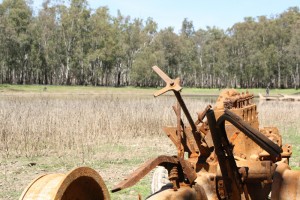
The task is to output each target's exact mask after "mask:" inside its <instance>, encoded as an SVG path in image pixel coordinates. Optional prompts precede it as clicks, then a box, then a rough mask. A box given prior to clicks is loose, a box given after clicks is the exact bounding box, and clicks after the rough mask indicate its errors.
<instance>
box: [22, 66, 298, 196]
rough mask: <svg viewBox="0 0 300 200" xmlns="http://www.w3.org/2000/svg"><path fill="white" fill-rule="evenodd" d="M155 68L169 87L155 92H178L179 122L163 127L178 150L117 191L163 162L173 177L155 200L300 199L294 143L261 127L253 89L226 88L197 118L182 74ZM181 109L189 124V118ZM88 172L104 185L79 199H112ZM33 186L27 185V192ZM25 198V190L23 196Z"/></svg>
mask: <svg viewBox="0 0 300 200" xmlns="http://www.w3.org/2000/svg"><path fill="white" fill-rule="evenodd" d="M153 70H154V71H155V72H156V73H157V74H158V75H159V76H160V77H161V78H162V79H163V80H164V81H165V82H166V86H165V87H164V88H162V89H161V90H159V91H158V92H156V93H155V94H154V96H155V97H157V96H160V95H162V94H164V93H165V92H168V91H173V92H174V95H175V97H176V99H177V104H176V105H175V106H173V109H174V112H175V115H176V116H177V126H176V127H169V126H166V127H163V130H164V132H165V133H166V134H167V136H168V137H169V138H170V139H171V141H172V142H173V143H174V145H175V146H176V148H177V155H176V156H166V155H163V156H159V157H157V158H154V159H151V160H149V161H147V162H145V163H144V164H143V165H141V166H140V167H139V168H138V169H137V170H135V171H134V172H133V173H132V174H130V175H129V176H127V177H126V178H125V179H124V181H122V182H120V183H119V184H117V185H116V186H115V187H114V188H113V189H112V190H111V192H117V191H120V190H122V189H125V188H128V187H131V186H133V185H134V184H136V183H137V182H138V181H139V180H140V179H141V178H143V177H144V176H145V175H147V174H148V173H149V172H150V171H152V170H153V169H155V168H156V167H158V166H162V167H163V168H164V169H165V171H167V176H168V179H169V182H168V183H167V184H166V185H164V186H163V187H162V188H159V189H158V190H155V191H154V193H153V194H151V195H150V196H149V197H148V198H147V199H149V200H172V199H174V200H175V199H176V200H185V199H191V200H193V199H195V200H202V199H204V200H205V199H208V200H216V199H231V200H239V199H246V200H247V199H252V200H254V199H255V200H256V199H257V200H261V199H262V200H263V199H274V200H279V199H282V200H283V199H287V200H296V199H300V171H294V170H291V168H290V167H289V158H290V156H291V154H292V149H291V146H290V145H283V144H282V139H281V135H280V134H279V130H278V129H277V128H276V127H264V128H260V127H259V121H258V112H257V107H256V104H255V103H254V102H253V98H254V97H253V95H252V94H249V93H248V92H245V93H239V92H237V91H236V90H234V89H226V90H223V91H222V92H221V94H220V95H219V97H218V99H217V102H216V104H215V106H214V107H212V106H210V105H208V106H207V107H206V108H204V109H203V111H202V112H199V114H198V116H197V119H196V120H195V121H194V120H193V119H192V117H191V115H190V112H189V111H188V109H187V107H186V105H185V103H184V101H183V99H182V96H181V93H180V91H181V89H182V87H181V86H180V80H179V78H177V79H175V80H173V79H171V78H169V77H168V76H167V75H166V74H165V73H164V72H163V71H162V70H161V69H159V68H158V67H157V66H154V67H153ZM181 111H183V113H184V115H185V117H186V119H187V121H188V124H187V125H185V124H184V123H183V120H182V118H181ZM77 171H78V172H79V171H80V170H77ZM90 171H92V170H90ZM92 172H93V171H92ZM93 173H94V172H93ZM154 174H156V173H154ZM87 175H89V176H87ZM87 175H84V174H83V175H82V176H85V177H89V178H88V180H90V182H91V183H93V184H97V183H98V184H97V185H99V186H96V185H95V187H94V189H95V190H97V191H96V192H94V193H95V195H96V194H97V195H98V196H97V197H96V196H95V198H91V194H93V191H91V189H86V190H88V193H87V194H89V195H82V197H80V198H78V199H86V198H84V197H85V196H86V197H88V198H89V199H99V197H100V199H109V198H110V197H109V195H108V193H107V189H106V186H105V185H104V184H103V181H102V179H101V177H100V176H97V175H93V176H90V174H87ZM78 179H80V176H78ZM81 179H82V178H81ZM72 181H73V182H74V183H68V184H70V185H74V186H73V188H80V187H82V185H80V181H76V180H73V179H72ZM77 182H78V183H77ZM61 184H62V186H63V183H61ZM76 184H77V185H76ZM62 186H60V187H62ZM30 187H31V186H29V188H27V189H26V191H27V193H28V191H30ZM63 187H67V186H63ZM70 188H71V187H70ZM71 189H72V188H71ZM69 190H70V189H69ZM24 192H25V191H24ZM99 193H100V194H99ZM27 195H29V194H27ZM29 196H30V195H29ZM61 196H63V194H62V195H61ZM92 196H93V195H92ZM25 197H26V195H23V196H22V197H21V199H26V198H25ZM138 198H139V199H141V197H140V196H139V197H138ZM49 199H53V198H49ZM62 199H63V198H62Z"/></svg>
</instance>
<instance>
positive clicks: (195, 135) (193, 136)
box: [152, 66, 210, 157]
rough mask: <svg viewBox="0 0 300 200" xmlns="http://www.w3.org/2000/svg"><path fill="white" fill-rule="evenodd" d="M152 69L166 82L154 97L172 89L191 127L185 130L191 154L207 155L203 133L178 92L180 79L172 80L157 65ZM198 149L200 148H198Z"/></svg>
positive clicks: (208, 152) (208, 151) (207, 150)
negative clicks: (188, 130) (198, 129)
mask: <svg viewBox="0 0 300 200" xmlns="http://www.w3.org/2000/svg"><path fill="white" fill-rule="evenodd" d="M152 69H153V70H154V71H155V72H156V73H157V74H158V75H159V76H160V77H161V78H162V79H163V80H164V81H165V82H166V86H165V87H164V88H163V89H161V90H159V91H158V92H156V93H155V94H154V96H155V97H157V96H159V95H162V94H164V93H165V92H167V91H170V90H172V91H173V92H174V94H175V97H176V99H177V101H178V103H179V104H180V107H181V108H182V110H183V112H184V114H185V116H186V118H187V120H188V122H189V124H190V126H191V129H192V132H191V133H190V132H186V137H187V140H188V142H189V144H190V147H191V152H192V154H197V155H200V152H201V154H202V155H203V156H206V157H207V156H209V154H210V150H209V149H208V147H207V144H206V142H205V140H204V135H202V134H201V133H199V132H198V131H197V127H196V125H195V123H194V121H193V119H192V117H191V115H190V113H189V111H188V109H187V107H186V105H185V103H184V101H183V99H182V96H181V94H180V91H181V89H182V87H181V86H180V80H179V78H177V79H175V80H173V79H171V78H170V77H168V75H166V74H165V73H164V72H163V71H162V70H161V69H160V68H159V67H157V66H153V67H152ZM197 141H199V142H200V143H201V145H200V146H198V144H197ZM199 149H200V150H199Z"/></svg>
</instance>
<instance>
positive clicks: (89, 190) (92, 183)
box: [19, 167, 110, 200]
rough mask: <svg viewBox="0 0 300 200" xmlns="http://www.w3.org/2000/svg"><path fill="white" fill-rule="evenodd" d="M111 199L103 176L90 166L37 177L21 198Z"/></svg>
mask: <svg viewBox="0 0 300 200" xmlns="http://www.w3.org/2000/svg"><path fill="white" fill-rule="evenodd" d="M29 199H31V200H34V199H36V200H37V199H43V200H58V199H59V200H67V199H78V200H93V199H95V200H96V199H101V200H109V199H110V197H109V192H108V190H107V187H106V185H105V184H104V182H103V180H102V178H101V176H100V175H99V173H98V172H96V171H95V170H93V169H91V168H89V167H79V168H76V169H74V170H72V171H70V172H69V173H67V174H46V175H42V176H40V177H38V178H36V179H35V180H34V181H32V183H30V184H29V185H28V187H27V188H26V189H25V190H24V191H23V193H22V195H21V197H20V199H19V200H29Z"/></svg>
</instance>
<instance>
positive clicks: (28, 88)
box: [0, 84, 299, 95]
mask: <svg viewBox="0 0 300 200" xmlns="http://www.w3.org/2000/svg"><path fill="white" fill-rule="evenodd" d="M159 89H160V88H141V87H132V86H128V87H100V86H62V85H9V84H1V85H0V92H4V93H5V92H7V93H9V92H11V93H14V92H23V93H72V94H73V93H74V94H76V93H79V94H80V93H83V94H84V93H96V94H97V93H121V94H122V93H124V94H126V93H130V94H132V93H136V94H153V93H154V92H155V91H157V90H159ZM237 90H238V91H239V92H244V91H246V90H248V91H249V92H250V93H253V94H254V95H258V93H261V94H265V93H266V90H265V88H255V89H237ZM220 91H221V90H220V89H218V88H212V89H208V88H189V87H186V88H183V94H192V95H218V94H219V93H220ZM296 93H299V90H296V89H270V95H278V94H296Z"/></svg>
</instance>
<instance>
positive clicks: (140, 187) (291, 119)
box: [0, 85, 300, 200]
mask: <svg viewBox="0 0 300 200" xmlns="http://www.w3.org/2000/svg"><path fill="white" fill-rule="evenodd" d="M11 87H12V88H14V87H15V86H9V85H8V86H3V85H2V86H1V87H0V140H1V142H0V153H1V155H0V156H1V157H0V172H1V173H0V199H3V200H4V199H17V198H18V197H19V196H20V194H21V192H22V190H23V189H24V188H25V187H26V186H27V185H28V184H29V183H30V182H31V181H32V180H33V179H34V178H36V177H37V176H39V175H42V174H45V173H66V172H67V171H69V170H71V169H72V168H74V167H76V166H89V167H92V168H94V169H95V170H97V171H98V172H99V173H100V174H101V176H102V177H103V179H104V181H105V182H106V184H107V185H108V188H109V189H112V187H113V185H114V184H116V183H118V182H119V181H121V180H122V179H123V178H124V177H125V176H126V175H128V174H129V173H130V172H132V171H133V170H134V169H135V168H137V167H138V166H139V165H140V164H142V163H143V162H145V161H146V160H148V159H150V158H153V157H156V156H158V155H175V154H176V149H175V147H174V146H173V144H172V143H171V142H170V140H169V139H168V138H167V136H165V135H164V133H163V132H162V130H161V127H162V126H164V125H175V123H176V116H175V115H174V114H173V111H172V109H171V106H172V105H174V104H175V103H176V101H175V98H174V97H173V96H171V95H167V96H162V97H158V98H153V97H152V93H153V92H154V91H155V89H136V88H114V89H111V88H98V87H97V88H95V87H57V86H47V89H44V88H43V86H16V87H20V88H14V89H12V88H11ZM52 87H53V88H52ZM7 88H9V89H7ZM184 91H185V89H184ZM186 91H187V92H186V93H183V95H185V94H198V92H199V93H200V92H203V91H204V90H200V89H190V88H187V89H186ZM204 92H206V94H217V93H218V92H219V91H218V90H212V91H209V90H205V91H204ZM281 93H283V92H281ZM287 93H294V91H289V92H287ZM183 98H184V99H185V101H186V104H187V106H188V108H189V110H190V111H191V114H192V117H193V118H196V112H199V111H202V110H203V109H204V108H205V107H206V105H207V104H208V103H209V101H210V100H211V99H210V100H208V101H207V100H203V99H202V98H198V97H196V98H195V97H184V96H183ZM258 111H259V118H260V124H261V126H269V125H273V126H277V127H278V128H279V129H280V132H281V134H282V135H283V141H284V143H289V144H292V145H293V159H292V160H291V165H292V166H293V167H294V168H299V160H300V159H299V158H300V145H299V142H300V123H299V118H300V102H260V103H258ZM133 152H134V153H133ZM150 178H151V174H149V175H148V176H146V177H145V178H144V179H143V180H142V181H140V182H139V184H137V185H136V186H134V187H132V188H129V189H126V190H124V191H121V192H119V193H116V194H112V199H137V195H138V193H140V194H142V196H143V197H145V196H146V195H147V194H149V193H150Z"/></svg>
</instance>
